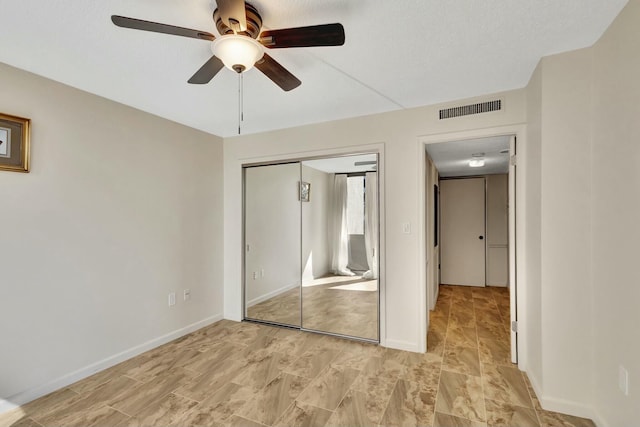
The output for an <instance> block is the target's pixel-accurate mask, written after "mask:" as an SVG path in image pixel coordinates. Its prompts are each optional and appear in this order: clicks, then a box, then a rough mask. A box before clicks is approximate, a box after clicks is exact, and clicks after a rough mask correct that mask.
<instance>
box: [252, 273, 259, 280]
mask: <svg viewBox="0 0 640 427" xmlns="http://www.w3.org/2000/svg"><path fill="white" fill-rule="evenodd" d="M257 278H258V273H257V272H256V271H254V272H253V280H256V279H257Z"/></svg>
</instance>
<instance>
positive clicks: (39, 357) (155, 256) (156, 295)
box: [0, 64, 223, 411]
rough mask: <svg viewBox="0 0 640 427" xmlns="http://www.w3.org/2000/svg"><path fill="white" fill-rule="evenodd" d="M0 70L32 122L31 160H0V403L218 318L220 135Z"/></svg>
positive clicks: (2, 83) (13, 107)
mask: <svg viewBox="0 0 640 427" xmlns="http://www.w3.org/2000/svg"><path fill="white" fill-rule="evenodd" d="M0 76H1V78H0V94H2V95H1V96H0V111H2V112H4V113H9V114H14V115H18V116H24V117H29V118H31V119H32V130H33V132H32V153H33V155H32V168H31V172H30V173H28V174H20V173H14V172H2V171H0V200H1V202H0V206H1V208H0V224H2V225H0V227H2V232H0V271H1V273H0V295H1V297H0V337H1V340H2V344H1V345H0V346H1V350H0V411H2V409H6V407H7V405H9V403H8V402H13V403H23V402H24V401H26V400H30V399H32V398H35V397H37V396H38V395H39V394H42V393H45V392H48V391H52V390H53V389H56V388H58V387H61V386H64V385H66V384H67V383H69V382H70V381H73V380H75V379H78V378H79V377H82V376H85V375H88V374H89V373H90V372H91V371H92V370H95V369H99V368H103V367H105V366H108V365H110V364H113V363H115V362H118V361H120V360H122V359H123V358H126V357H130V356H131V355H133V354H135V353H136V352H139V351H142V350H144V349H146V348H149V347H152V346H155V345H158V344H160V343H162V342H163V341H166V340H167V339H169V338H171V337H175V336H176V335H179V334H181V333H184V332H186V331H187V330H188V329H189V328H194V327H199V326H202V325H204V324H206V323H208V322H211V321H213V320H215V319H216V318H219V317H220V316H219V315H220V314H221V313H222V290H223V289H222V283H221V282H222V268H223V264H222V211H221V208H220V206H221V204H222V190H223V188H222V141H221V139H219V138H216V137H214V136H211V135H208V134H205V133H202V132H199V131H195V130H192V129H189V128H187V127H184V126H181V125H178V124H175V123H173V122H169V121H167V120H164V119H160V118H158V117H155V116H152V115H149V114H146V113H142V112H140V111H137V110H134V109H132V108H129V107H125V106H123V105H120V104H117V103H114V102H111V101H108V100H105V99H103V98H99V97H97V96H94V95H90V94H87V93H84V92H81V91H79V90H76V89H72V88H69V87H67V86H64V85H61V84H58V83H55V82H52V81H50V80H47V79H44V78H40V77H37V76H35V75H32V74H30V73H27V72H24V71H20V70H17V69H15V68H12V67H9V66H6V65H3V64H0ZM184 288H190V289H191V301H189V302H188V303H185V302H183V301H182V298H181V293H182V290H183V289H184ZM171 291H175V292H176V293H177V300H178V302H177V305H176V306H174V307H172V308H169V307H168V304H167V297H168V293H169V292H171ZM217 315H218V316H217ZM3 400H4V401H3Z"/></svg>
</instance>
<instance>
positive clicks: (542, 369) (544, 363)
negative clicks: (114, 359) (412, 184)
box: [526, 49, 593, 416]
mask: <svg viewBox="0 0 640 427" xmlns="http://www.w3.org/2000/svg"><path fill="white" fill-rule="evenodd" d="M538 79H539V80H538ZM590 84H591V50H590V49H581V50H578V51H573V52H568V53H564V54H560V55H554V56H550V57H545V58H543V59H542V61H541V63H540V65H539V67H538V70H537V71H536V73H535V74H534V77H533V78H532V81H531V83H530V85H529V91H528V94H529V96H531V99H530V101H529V103H528V106H529V107H530V108H531V110H529V111H528V114H529V116H530V121H529V126H531V129H530V130H529V133H530V136H531V137H530V138H529V139H528V142H529V145H528V147H527V161H528V165H527V167H528V178H530V180H529V179H528V181H527V182H528V184H529V185H530V187H529V188H530V189H531V190H532V193H531V194H527V196H526V197H527V199H528V201H529V200H530V201H531V204H529V203H528V204H527V218H526V221H527V225H528V226H529V227H531V234H532V236H531V238H532V240H531V241H528V249H527V250H528V251H529V250H531V251H532V253H531V254H530V256H531V257H532V259H531V261H532V262H531V263H528V264H527V271H528V273H529V274H528V276H529V277H530V278H531V279H532V281H531V282H529V281H528V282H527V283H528V286H527V289H528V290H527V292H528V295H527V298H528V305H529V306H530V307H532V310H530V312H529V318H528V319H527V322H529V323H528V327H529V328H532V329H533V331H532V332H533V333H532V335H531V337H530V341H529V346H528V349H529V351H530V352H532V353H533V354H531V355H530V358H531V365H530V366H531V372H530V376H531V379H532V382H533V383H534V386H535V387H536V389H537V390H538V391H539V392H540V393H541V394H542V396H541V397H542V398H543V404H544V405H545V408H548V409H553V410H558V411H562V412H570V413H574V414H576V415H585V416H591V410H592V407H591V402H592V393H593V374H592V369H591V367H592V352H593V336H592V332H593V331H592V328H591V327H589V319H591V317H592V307H591V302H590V301H591V292H592V289H591V286H592V282H591V278H590V271H589V267H588V264H586V263H587V262H588V260H590V257H591V229H590V203H591V195H590V183H591V150H590V128H589V126H585V121H586V123H588V122H589V117H590V114H591V111H590V108H591V107H590V106H591V92H590ZM538 126H539V127H538ZM538 155H539V163H538ZM538 180H539V181H538ZM538 185H539V191H540V193H539V194H540V199H539V200H537V194H536V193H537V191H538ZM538 217H539V223H538V219H537V218H538ZM538 227H539V230H538ZM538 239H539V243H538ZM538 244H539V254H540V258H539V260H538V258H537V257H538V252H537V251H538ZM529 298H530V300H529ZM538 304H539V305H538ZM568 310H570V311H569V313H570V315H568V314H567V313H568ZM538 328H539V329H538ZM537 339H539V340H540V341H539V342H538V341H534V340H537Z"/></svg>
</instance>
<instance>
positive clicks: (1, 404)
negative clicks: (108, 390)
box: [0, 314, 223, 414]
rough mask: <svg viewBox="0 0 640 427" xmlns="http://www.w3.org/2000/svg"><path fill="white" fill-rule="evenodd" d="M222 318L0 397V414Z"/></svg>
mask: <svg viewBox="0 0 640 427" xmlns="http://www.w3.org/2000/svg"><path fill="white" fill-rule="evenodd" d="M222 318H223V316H222V314H216V315H214V316H211V317H208V318H206V319H203V320H200V321H198V322H195V323H192V324H191V325H187V326H185V327H184V328H180V329H177V330H175V331H173V332H169V333H168V334H165V335H162V336H160V337H158V338H154V339H152V340H149V341H147V342H145V343H142V344H140V345H137V346H135V347H132V348H130V349H128V350H125V351H123V352H120V353H118V354H115V355H113V356H110V357H107V358H106V359H102V360H100V361H98V362H96V363H93V364H91V365H89V366H85V367H84V368H81V369H78V370H77V371H74V372H71V373H69V374H66V375H64V376H62V377H60V378H58V379H56V380H53V381H51V382H49V383H47V384H44V385H41V386H38V387H35V388H32V389H30V390H25V391H23V392H20V393H17V394H14V395H13V396H10V397H8V398H6V399H0V414H2V413H4V412H8V411H10V410H12V409H16V408H18V407H19V406H21V405H24V404H25V403H28V402H31V401H32V400H35V399H37V398H39V397H42V396H44V395H46V394H49V393H51V392H53V391H56V390H58V389H61V388H63V387H66V386H68V385H71V384H73V383H75V382H77V381H80V380H81V379H83V378H87V377H89V376H91V375H93V374H95V373H97V372H100V371H103V370H105V369H107V368H110V367H112V366H115V365H117V364H118V363H120V362H124V361H125V360H128V359H131V358H132V357H135V356H137V355H139V354H141V353H144V352H145V351H149V350H151V349H153V348H156V347H159V346H161V345H163V344H166V343H168V342H170V341H173V340H175V339H176V338H180V337H182V336H184V335H187V334H190V333H191V332H193V331H196V330H198V329H200V328H204V327H205V326H208V325H210V324H212V323H215V322H217V321H219V320H222Z"/></svg>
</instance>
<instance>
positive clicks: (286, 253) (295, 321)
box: [244, 154, 379, 342]
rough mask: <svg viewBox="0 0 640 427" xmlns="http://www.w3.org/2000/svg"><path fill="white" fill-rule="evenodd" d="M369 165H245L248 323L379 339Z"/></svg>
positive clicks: (363, 160)
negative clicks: (255, 322) (253, 322)
mask: <svg viewBox="0 0 640 427" xmlns="http://www.w3.org/2000/svg"><path fill="white" fill-rule="evenodd" d="M377 164H378V161H377V154H359V155H349V156H339V157H330V158H314V159H308V160H301V161H295V162H287V163H277V164H267V165H265V164H261V165H248V166H245V167H244V307H245V309H244V317H245V319H246V320H250V321H258V322H264V323H270V324H275V325H282V326H289V327H295V328H300V329H303V330H309V331H316V332H322V333H327V334H332V335H338V336H345V337H351V338H357V339H362V340H367V341H374V342H378V340H379V281H378V257H379V255H378V252H379V251H378V248H379V231H378V230H379V226H378V210H379V208H378V173H377Z"/></svg>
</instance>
